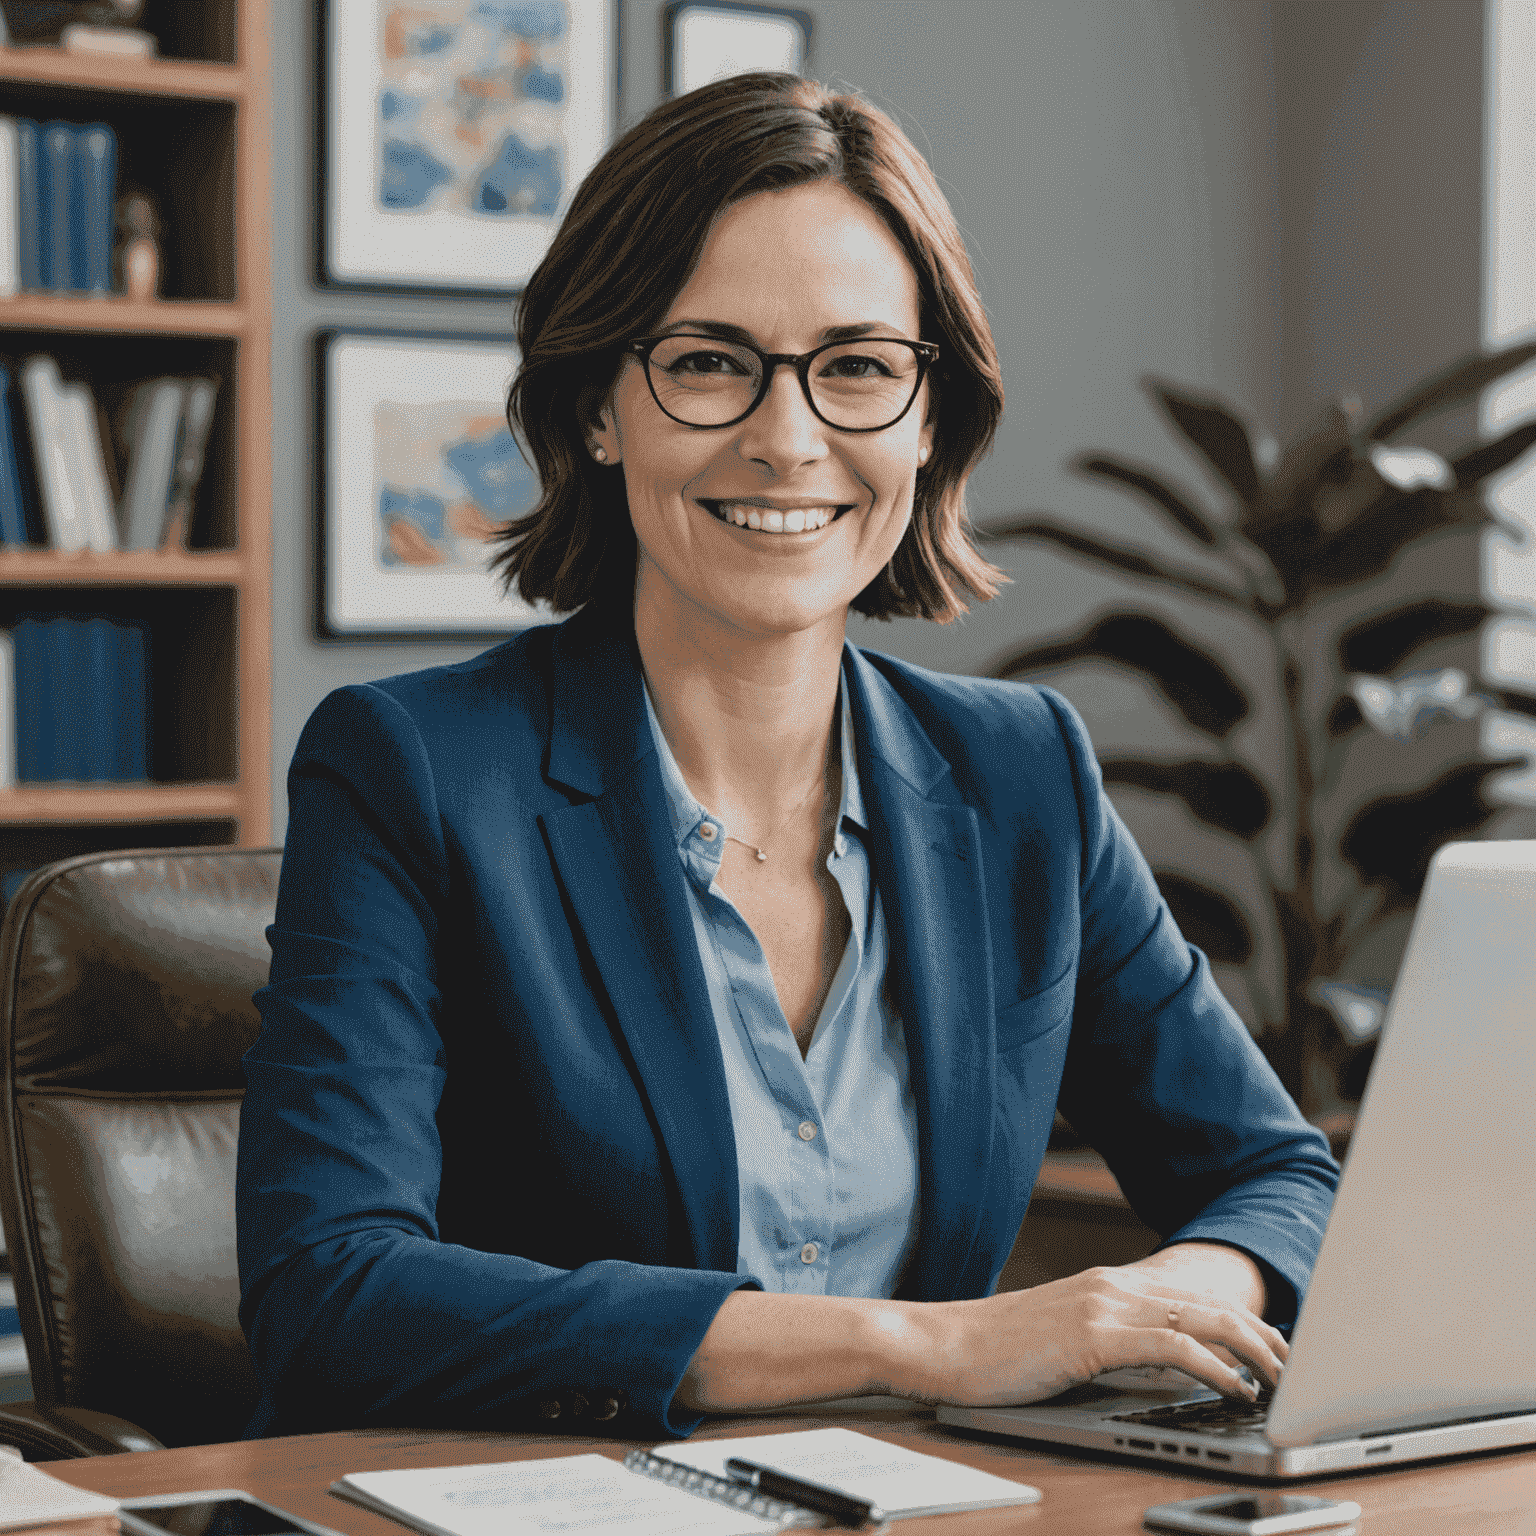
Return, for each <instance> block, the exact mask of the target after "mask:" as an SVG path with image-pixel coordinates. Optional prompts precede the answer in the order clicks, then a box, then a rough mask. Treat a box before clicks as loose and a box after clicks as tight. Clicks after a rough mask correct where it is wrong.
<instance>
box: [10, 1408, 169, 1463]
mask: <svg viewBox="0 0 1536 1536" xmlns="http://www.w3.org/2000/svg"><path fill="white" fill-rule="evenodd" d="M0 1444H3V1445H14V1446H16V1447H17V1448H18V1449H19V1450H20V1451H21V1454H22V1457H23V1458H24V1459H25V1460H27V1461H67V1460H69V1459H71V1458H72V1457H76V1456H115V1455H117V1454H118V1453H119V1452H121V1451H162V1450H164V1449H165V1447H164V1446H163V1445H161V1444H160V1442H159V1441H158V1440H156V1439H155V1437H154V1436H153V1435H150V1434H146V1433H145V1432H144V1431H143V1430H142V1429H140V1428H139V1426H138V1425H137V1424H130V1423H129V1422H128V1420H127V1419H120V1418H118V1416H117V1415H116V1414H115V1413H99V1412H98V1411H97V1410H96V1409H94V1408H66V1407H64V1406H62V1405H61V1404H58V1403H54V1404H50V1405H47V1406H44V1405H43V1404H40V1403H0Z"/></svg>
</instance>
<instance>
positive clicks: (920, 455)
mask: <svg viewBox="0 0 1536 1536" xmlns="http://www.w3.org/2000/svg"><path fill="white" fill-rule="evenodd" d="M917 462H918V463H919V464H926V463H927V462H928V447H927V444H926V443H925V444H924V445H923V446H922V447H921V448H919V449H918V450H917Z"/></svg>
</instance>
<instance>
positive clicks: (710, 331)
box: [657, 320, 900, 347]
mask: <svg viewBox="0 0 1536 1536" xmlns="http://www.w3.org/2000/svg"><path fill="white" fill-rule="evenodd" d="M677 331H690V332H697V333H698V334H700V335H704V336H718V337H719V338H720V339H721V340H722V341H740V342H744V343H746V344H747V345H748V346H754V347H755V346H757V345H758V341H757V338H756V337H755V336H754V335H753V334H752V333H751V331H749V330H747V328H746V327H745V326H741V325H732V324H731V323H730V322H729V321H726V320H674V321H672V322H671V324H670V325H664V326H662V328H661V330H660V331H658V332H657V334H658V335H660V336H670V335H672V334H674V333H675V332H677ZM875 331H896V327H894V326H892V325H890V324H889V323H888V322H887V321H884V320H865V321H862V322H860V323H859V324H858V325H829V326H828V327H827V328H826V330H824V331H823V332H822V333H821V339H822V340H823V341H852V340H853V339H854V338H855V337H857V336H868V335H870V334H872V333H873V332H875ZM897 334H898V335H899V334H900V332H899V331H897Z"/></svg>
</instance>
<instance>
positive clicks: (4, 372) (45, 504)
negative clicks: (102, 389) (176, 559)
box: [0, 356, 218, 554]
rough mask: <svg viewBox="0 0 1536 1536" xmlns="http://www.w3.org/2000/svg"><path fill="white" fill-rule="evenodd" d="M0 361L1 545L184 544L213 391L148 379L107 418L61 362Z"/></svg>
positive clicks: (210, 385) (100, 549)
mask: <svg viewBox="0 0 1536 1536" xmlns="http://www.w3.org/2000/svg"><path fill="white" fill-rule="evenodd" d="M17 372H18V374H19V378H18V380H17V383H18V385H19V388H15V389H13V388H12V370H11V369H10V368H9V367H7V366H5V364H4V363H3V362H0V545H21V544H46V545H49V546H51V547H52V548H54V549H56V550H59V551H61V552H63V553H76V552H78V551H80V550H85V549H89V550H94V551H95V552H96V553H98V554H107V553H110V552H111V551H112V550H117V549H129V550H132V549H162V548H165V547H167V546H169V545H178V544H179V545H183V546H184V545H186V544H187V543H188V535H189V533H190V530H191V526H192V510H193V505H194V502H195V498H196V494H197V487H198V484H199V482H200V481H201V479H202V474H203V463H204V456H205V453H206V450H207V446H208V433H209V429H210V428H211V427H212V425H213V407H214V401H215V398H216V396H217V393H218V383H217V381H216V380H214V379H204V378H160V379H146V380H143V381H141V382H140V383H138V384H135V385H130V386H128V388H127V389H126V390H125V391H123V392H122V402H121V405H120V407H119V409H118V410H117V412H116V414H115V421H109V420H108V418H107V415H106V413H105V412H104V411H103V410H102V408H101V407H100V405H99V404H98V402H97V401H96V399H95V397H94V396H93V395H92V393H91V389H90V386H89V385H88V384H83V383H66V382H65V381H64V379H63V377H62V375H61V374H60V372H59V365H58V363H57V362H56V361H55V360H54V359H53V358H52V357H48V356H37V357H30V358H28V359H27V360H26V361H25V362H24V363H22V364H21V365H20V368H19V369H18V370H17Z"/></svg>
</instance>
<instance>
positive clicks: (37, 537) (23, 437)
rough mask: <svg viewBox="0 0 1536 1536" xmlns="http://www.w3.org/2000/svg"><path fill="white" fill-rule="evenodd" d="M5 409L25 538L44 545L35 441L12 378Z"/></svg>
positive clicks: (18, 388) (45, 535) (30, 542)
mask: <svg viewBox="0 0 1536 1536" xmlns="http://www.w3.org/2000/svg"><path fill="white" fill-rule="evenodd" d="M6 410H7V414H8V415H9V416H10V418H11V440H12V442H13V443H14V444H15V448H16V478H17V480H18V481H19V482H20V484H21V516H22V523H23V526H24V527H25V528H26V531H27V542H28V543H29V544H38V545H43V546H45V547H46V545H47V543H48V527H47V524H46V523H45V522H44V520H43V492H42V488H41V487H40V486H39V485H38V483H37V444H36V443H35V442H34V441H33V437H32V421H31V416H30V413H29V412H28V410H27V407H26V402H25V401H24V400H23V399H22V394H21V389H20V386H19V384H18V383H17V381H16V380H15V379H14V378H13V379H12V381H11V387H10V389H9V391H8V392H7V394H6Z"/></svg>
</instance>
